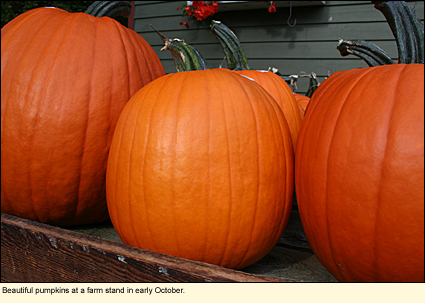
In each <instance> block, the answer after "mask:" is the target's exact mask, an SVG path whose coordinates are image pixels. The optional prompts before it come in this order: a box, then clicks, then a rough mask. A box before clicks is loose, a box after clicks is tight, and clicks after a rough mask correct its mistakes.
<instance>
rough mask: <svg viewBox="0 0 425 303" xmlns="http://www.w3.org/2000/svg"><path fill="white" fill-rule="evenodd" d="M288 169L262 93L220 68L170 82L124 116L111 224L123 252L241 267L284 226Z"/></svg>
mask: <svg viewBox="0 0 425 303" xmlns="http://www.w3.org/2000/svg"><path fill="white" fill-rule="evenodd" d="M293 161H294V158H293V150H292V143H291V136H290V132H289V128H288V125H287V122H286V120H285V117H284V115H283V113H282V111H281V110H280V108H279V106H278V105H277V104H276V102H275V101H274V100H273V98H272V97H271V96H270V95H269V94H268V93H267V92H266V91H265V90H264V89H263V88H262V87H261V86H260V85H258V84H257V83H255V82H253V81H251V80H249V79H247V78H245V77H242V76H240V75H238V74H236V73H233V72H230V71H228V70H224V69H212V70H209V69H207V70H198V71H188V72H179V73H174V74H168V75H166V76H164V77H161V78H159V79H157V80H155V81H153V82H151V83H150V84H148V85H146V86H145V87H143V88H142V89H141V90H140V91H139V92H137V93H136V94H135V95H134V96H133V97H132V98H131V100H130V101H129V102H128V104H127V105H126V106H125V108H124V110H123V112H122V114H121V116H120V119H119V121H118V124H117V127H116V130H115V134H114V137H113V140H112V144H111V150H110V154H109V160H108V167H107V178H106V188H107V201H108V209H109V212H110V217H111V220H112V223H113V225H114V227H115V229H116V230H117V232H118V235H119V236H120V237H121V239H122V240H123V242H124V243H126V244H129V245H132V246H137V247H141V248H144V249H149V250H153V251H157V252H160V253H166V254H169V255H173V256H178V257H183V258H187V259H191V260H196V261H202V262H207V263H212V264H216V265H220V266H224V267H229V268H243V267H245V266H248V265H250V264H252V263H254V262H256V261H258V260H260V259H261V258H262V257H264V256H265V255H266V254H267V253H268V252H269V251H270V250H271V249H272V248H273V247H274V245H275V244H276V243H277V241H278V240H279V238H280V237H281V235H282V233H283V230H284V229H285V227H286V225H287V223H288V220H289V215H290V212H291V209H292V200H293V188H294V183H293V182H294V179H293V177H294V176H293V174H294V171H293V169H294V167H293V165H294V163H293Z"/></svg>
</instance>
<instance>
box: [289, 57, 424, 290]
mask: <svg viewBox="0 0 425 303" xmlns="http://www.w3.org/2000/svg"><path fill="white" fill-rule="evenodd" d="M423 81H424V66H423V64H399V65H390V66H377V67H371V68H364V69H356V70H351V71H343V72H338V73H335V74H333V75H332V76H330V77H329V78H328V79H327V80H325V81H324V82H323V83H322V84H321V86H320V87H319V88H318V89H317V91H316V92H315V93H314V95H313V97H312V99H311V101H310V104H309V107H308V112H307V114H306V116H305V118H304V121H303V125H302V127H301V130H300V133H299V137H298V145H297V149H296V156H295V169H296V173H295V174H296V179H295V186H296V193H297V199H298V208H299V212H300V217H301V220H302V224H303V228H304V231H305V234H306V237H307V239H308V242H309V244H310V246H311V247H312V249H313V251H314V253H315V255H316V256H317V258H318V259H319V260H320V261H321V262H322V264H324V266H325V267H326V268H327V269H328V270H329V272H331V273H332V274H333V275H334V276H335V277H336V278H337V279H338V280H340V281H358V282H360V281H363V282H366V281H367V282H371V281H387V282H388V281H398V282H400V281H404V282H408V281H423V280H424V144H423V140H424V126H423V125H424V85H423ZM341 83H344V85H341ZM324 117H326V118H324Z"/></svg>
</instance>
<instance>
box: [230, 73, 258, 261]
mask: <svg viewBox="0 0 425 303" xmlns="http://www.w3.org/2000/svg"><path fill="white" fill-rule="evenodd" d="M235 79H237V80H239V83H241V82H242V81H241V79H243V78H242V77H241V78H236V77H235ZM249 81H252V80H249ZM241 86H242V87H243V91H244V93H245V95H246V96H247V98H249V96H250V94H249V93H248V92H247V90H246V88H245V86H244V85H242V84H241ZM247 103H248V104H249V105H250V108H251V111H252V114H253V116H254V117H255V118H254V121H255V130H256V131H255V138H256V140H255V141H256V142H257V146H256V150H257V163H256V164H257V167H258V169H257V178H256V182H257V186H256V188H257V190H256V192H257V193H256V202H255V207H254V215H253V222H252V224H251V230H250V232H249V233H248V234H249V236H250V239H249V244H248V247H247V248H246V250H245V254H244V256H243V257H242V258H241V261H240V262H239V264H238V265H237V268H239V267H240V266H241V264H244V262H246V261H245V260H246V257H247V255H248V253H249V251H250V249H251V244H252V242H253V241H252V239H253V230H255V224H256V222H257V209H258V203H259V201H260V186H261V181H260V176H261V163H260V161H259V160H260V146H259V129H258V123H257V121H258V117H257V115H256V111H255V109H254V106H253V104H252V102H247Z"/></svg>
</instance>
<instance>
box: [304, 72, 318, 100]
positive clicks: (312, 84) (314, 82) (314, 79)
mask: <svg viewBox="0 0 425 303" xmlns="http://www.w3.org/2000/svg"><path fill="white" fill-rule="evenodd" d="M319 85H320V82H319V80H318V79H317V76H316V73H313V72H312V73H311V74H310V84H309V86H308V90H307V93H306V94H305V95H306V96H307V97H309V98H311V96H313V93H314V92H315V91H316V89H317V88H318V87H319Z"/></svg>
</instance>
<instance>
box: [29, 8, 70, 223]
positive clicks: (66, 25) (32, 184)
mask: <svg viewBox="0 0 425 303" xmlns="http://www.w3.org/2000/svg"><path fill="white" fill-rule="evenodd" d="M51 18H56V16H54V17H51ZM71 21H72V20H70V21H68V23H64V24H63V25H62V26H61V27H59V28H57V29H56V30H58V31H59V30H60V29H62V28H65V29H67V28H69V26H70V23H71ZM46 22H47V20H46ZM39 28H40V30H43V25H41V26H40V27H39ZM37 32H39V31H37ZM34 36H35V35H34ZM34 36H33V37H34ZM58 37H59V35H52V36H51V37H50V39H49V40H48V42H47V43H46V44H45V45H46V46H45V48H44V49H43V51H42V54H43V55H44V53H45V51H46V50H47V49H48V44H50V41H52V40H56V39H58ZM63 40H64V37H63V36H62V37H61V38H60V43H59V45H62V41H63ZM37 45H38V43H37ZM58 48H59V47H58ZM56 52H57V51H56ZM55 59H57V56H56V55H55V56H53V58H51V61H50V62H51V64H50V66H49V68H48V69H46V72H45V75H44V80H43V81H41V80H40V79H37V80H38V81H39V82H43V83H49V82H48V80H49V79H51V78H52V69H53V67H54V66H55ZM38 64H40V63H38ZM36 68H38V65H37V66H36ZM40 78H41V77H40ZM33 79H34V74H33V73H32V74H31V81H30V89H28V90H27V93H26V95H25V100H28V99H29V98H28V93H29V92H33V87H34V86H35V85H34V84H33V83H34V82H35V81H34V80H33ZM31 84H33V85H32V86H31ZM37 84H38V82H37ZM41 87H42V88H41V90H40V91H41V94H43V95H44V96H46V94H47V92H48V90H49V88H46V87H44V86H41ZM40 91H37V93H39V92H40ZM61 101H63V100H61ZM28 103H29V102H28ZM28 103H27V104H28ZM46 104H47V103H46V102H45V100H43V101H42V102H39V103H38V104H37V105H38V108H37V117H35V121H34V125H33V129H34V131H33V132H32V136H31V137H32V138H31V140H30V146H32V147H33V148H34V144H33V142H34V138H35V137H38V136H39V135H38V134H39V132H40V124H41V123H42V121H41V120H40V118H39V117H40V113H42V112H43V111H45V108H46ZM61 104H63V103H61ZM61 116H62V114H61ZM32 153H33V151H32V152H31V154H32ZM35 153H36V152H34V154H35ZM34 160H35V159H34V158H32V157H30V159H29V162H30V163H29V167H30V169H29V175H30V176H29V177H30V187H29V189H30V192H31V199H30V201H31V204H32V206H33V212H34V214H35V215H36V220H38V221H41V220H43V221H44V220H46V219H47V218H43V217H42V216H40V215H39V211H38V208H37V204H38V202H37V203H36V201H35V200H36V199H35V196H34V193H33V188H36V186H35V184H36V183H37V179H38V176H34V174H32V172H34V171H33V169H31V168H32V167H33V165H32V163H34ZM48 219H50V218H48Z"/></svg>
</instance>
